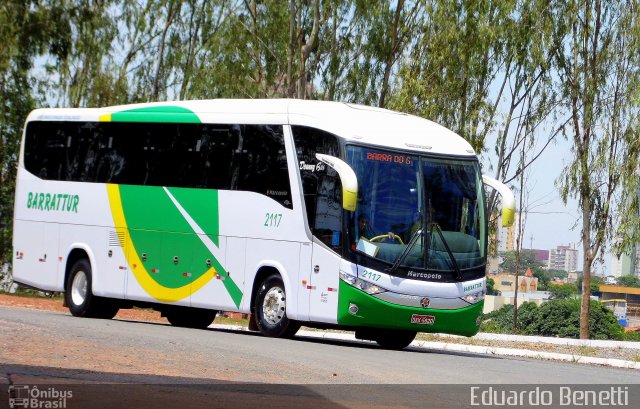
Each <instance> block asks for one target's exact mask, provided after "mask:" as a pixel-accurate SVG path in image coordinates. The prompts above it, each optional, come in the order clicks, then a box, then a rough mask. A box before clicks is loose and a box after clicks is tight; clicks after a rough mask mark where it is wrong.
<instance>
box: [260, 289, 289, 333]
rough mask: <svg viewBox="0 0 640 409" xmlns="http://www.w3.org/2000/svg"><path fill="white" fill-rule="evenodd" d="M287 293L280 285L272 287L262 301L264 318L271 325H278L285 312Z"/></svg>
mask: <svg viewBox="0 0 640 409" xmlns="http://www.w3.org/2000/svg"><path fill="white" fill-rule="evenodd" d="M285 306H286V302H285V294H284V290H283V289H282V288H280V287H272V288H271V289H269V291H267V294H266V295H265V296H264V301H263V302H262V312H263V316H264V320H265V321H266V322H267V323H269V324H270V325H276V324H278V323H279V322H280V321H282V318H283V317H284V314H285Z"/></svg>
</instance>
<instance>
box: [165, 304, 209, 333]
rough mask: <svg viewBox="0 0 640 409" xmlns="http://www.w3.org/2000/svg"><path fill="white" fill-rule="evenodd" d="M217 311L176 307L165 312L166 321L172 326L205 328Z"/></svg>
mask: <svg viewBox="0 0 640 409" xmlns="http://www.w3.org/2000/svg"><path fill="white" fill-rule="evenodd" d="M217 314H218V311H216V310H205V309H199V308H176V309H171V310H168V311H166V312H165V314H164V315H165V317H166V318H167V321H169V323H170V324H171V325H173V326H174V327H183V328H194V329H206V328H207V327H209V325H211V324H212V323H213V320H214V319H215V318H216V315H217Z"/></svg>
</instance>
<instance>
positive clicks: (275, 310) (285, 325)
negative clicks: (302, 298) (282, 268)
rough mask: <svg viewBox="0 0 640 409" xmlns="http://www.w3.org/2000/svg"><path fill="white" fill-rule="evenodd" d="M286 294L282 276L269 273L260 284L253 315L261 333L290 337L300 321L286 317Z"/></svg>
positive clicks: (296, 330) (270, 335) (298, 326)
mask: <svg viewBox="0 0 640 409" xmlns="http://www.w3.org/2000/svg"><path fill="white" fill-rule="evenodd" d="M286 303H287V295H286V293H285V290H284V283H283V282H282V278H281V277H280V276H279V275H277V274H274V275H271V276H269V277H267V279H266V280H264V282H263V283H262V285H260V288H259V289H258V292H257V294H256V299H255V316H256V324H258V329H259V330H260V332H262V334H263V335H265V336H268V337H277V338H291V337H293V336H294V335H295V334H296V332H298V329H300V323H299V322H297V321H293V320H290V319H289V318H288V317H287V309H286V305H287V304H286Z"/></svg>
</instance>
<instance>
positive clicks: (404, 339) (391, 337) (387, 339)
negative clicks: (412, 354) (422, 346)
mask: <svg viewBox="0 0 640 409" xmlns="http://www.w3.org/2000/svg"><path fill="white" fill-rule="evenodd" d="M416 334H417V332H416V331H402V330H380V332H378V333H377V334H376V337H375V341H376V342H377V343H378V345H380V346H381V347H382V348H384V349H404V348H406V347H408V346H409V344H411V343H412V342H413V340H414V339H415V337H416Z"/></svg>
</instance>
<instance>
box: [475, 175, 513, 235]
mask: <svg viewBox="0 0 640 409" xmlns="http://www.w3.org/2000/svg"><path fill="white" fill-rule="evenodd" d="M482 182H484V184H485V185H487V186H490V187H492V188H494V189H495V190H496V192H498V193H499V194H500V196H502V226H503V227H510V226H512V225H513V221H514V218H515V214H516V199H515V197H514V196H513V192H512V191H511V189H509V187H508V186H507V185H505V184H504V183H502V182H498V181H497V180H496V179H494V178H492V177H490V176H487V175H482Z"/></svg>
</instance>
